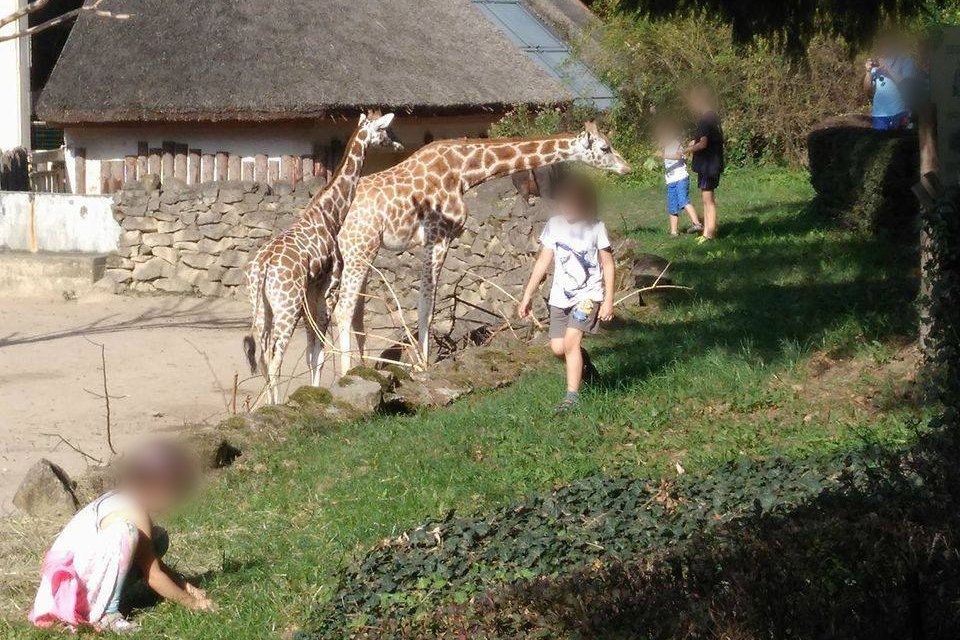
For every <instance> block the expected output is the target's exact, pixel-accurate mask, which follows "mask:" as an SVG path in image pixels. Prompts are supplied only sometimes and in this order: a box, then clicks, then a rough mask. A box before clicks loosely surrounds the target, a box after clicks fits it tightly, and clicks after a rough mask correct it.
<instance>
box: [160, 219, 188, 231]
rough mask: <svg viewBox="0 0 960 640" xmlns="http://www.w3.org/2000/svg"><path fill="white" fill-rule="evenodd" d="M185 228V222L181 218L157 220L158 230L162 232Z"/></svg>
mask: <svg viewBox="0 0 960 640" xmlns="http://www.w3.org/2000/svg"><path fill="white" fill-rule="evenodd" d="M181 229H183V222H181V221H180V220H173V221H170V222H168V221H166V220H160V221H159V222H157V231H159V232H160V233H175V232H177V231H180V230H181Z"/></svg>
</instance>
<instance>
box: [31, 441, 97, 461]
mask: <svg viewBox="0 0 960 640" xmlns="http://www.w3.org/2000/svg"><path fill="white" fill-rule="evenodd" d="M40 435H42V436H44V437H45V438H57V439H58V440H60V442H61V443H63V444H65V445H67V446H68V447H70V448H71V449H73V450H74V451H76V452H77V453H79V454H80V455H81V456H83V457H84V458H86V459H87V460H90V461H91V462H96V463H97V464H103V460H101V459H100V458H95V457H93V456H92V455H90V454H89V453H87V452H86V451H84V450H83V449H81V448H80V447H78V446H76V445H74V444H73V443H72V442H70V441H69V440H67V439H66V438H64V437H63V436H62V435H60V434H59V433H41V434H40Z"/></svg>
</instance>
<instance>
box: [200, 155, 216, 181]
mask: <svg viewBox="0 0 960 640" xmlns="http://www.w3.org/2000/svg"><path fill="white" fill-rule="evenodd" d="M215 162H216V159H215V158H214V156H213V154H212V153H205V154H203V155H202V156H201V157H200V182H213V165H214V163H215Z"/></svg>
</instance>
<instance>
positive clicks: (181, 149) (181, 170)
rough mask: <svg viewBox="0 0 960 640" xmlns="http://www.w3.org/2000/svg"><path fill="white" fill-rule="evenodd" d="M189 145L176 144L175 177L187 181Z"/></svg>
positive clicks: (174, 158) (174, 157)
mask: <svg viewBox="0 0 960 640" xmlns="http://www.w3.org/2000/svg"><path fill="white" fill-rule="evenodd" d="M187 151H188V149H187V145H185V144H180V143H177V144H176V145H175V146H174V156H173V177H174V178H177V179H179V180H183V181H186V179H187Z"/></svg>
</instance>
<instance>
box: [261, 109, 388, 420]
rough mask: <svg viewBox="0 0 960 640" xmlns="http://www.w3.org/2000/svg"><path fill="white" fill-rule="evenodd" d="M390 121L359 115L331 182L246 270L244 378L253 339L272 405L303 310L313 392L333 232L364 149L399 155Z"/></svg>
mask: <svg viewBox="0 0 960 640" xmlns="http://www.w3.org/2000/svg"><path fill="white" fill-rule="evenodd" d="M392 121H393V114H392V113H389V114H387V115H385V116H379V114H372V115H371V116H370V117H368V116H367V115H361V116H360V123H359V124H358V126H357V129H356V131H354V133H353V136H352V137H351V138H350V142H349V143H348V144H347V148H346V149H345V150H344V156H343V160H342V161H341V162H340V165H339V166H338V167H337V170H336V172H335V173H334V175H333V177H332V178H331V179H330V182H329V183H328V184H327V185H326V186H325V187H324V188H323V189H322V190H321V191H320V192H319V193H317V194H316V195H315V196H314V197H313V199H312V200H311V201H310V203H309V204H308V205H307V207H306V209H304V211H303V214H302V215H301V217H300V219H299V220H297V221H296V222H295V223H294V224H293V225H292V226H291V227H290V228H289V229H287V230H285V231H284V232H283V233H281V234H280V235H278V236H276V237H275V238H273V239H272V240H270V241H269V242H267V243H266V244H265V245H263V246H262V247H261V248H260V250H259V251H257V253H256V255H255V256H254V258H253V259H252V260H251V261H250V262H249V263H248V264H247V266H246V269H245V270H246V275H247V289H248V294H249V296H250V306H251V307H252V309H253V323H252V328H251V334H250V335H248V336H247V337H245V338H244V340H243V346H244V351H246V354H247V360H248V361H249V364H250V370H251V371H253V372H256V370H257V358H256V349H257V344H256V341H255V340H254V336H259V342H260V368H261V371H262V373H263V375H264V376H265V377H266V379H267V386H268V389H269V400H270V402H271V403H274V404H275V403H278V402H279V401H280V397H279V390H278V386H277V381H278V380H277V379H278V377H279V374H280V365H281V363H282V361H283V352H284V351H285V350H286V348H287V344H288V343H289V342H290V338H291V337H292V336H293V331H294V329H296V326H297V322H298V321H299V320H300V317H301V315H303V313H304V310H306V311H307V312H308V313H309V314H310V318H308V322H307V327H306V330H307V364H308V366H309V367H310V374H311V382H312V384H313V385H315V386H316V385H319V383H320V369H321V366H322V365H323V350H322V349H321V348H320V341H321V340H323V337H324V336H323V334H324V333H325V332H326V328H327V325H328V324H329V313H328V308H327V307H328V305H330V304H332V302H333V296H334V295H335V294H336V291H337V285H338V283H339V278H340V269H341V267H342V265H343V262H342V260H341V257H340V252H339V250H338V247H337V232H338V231H339V230H340V226H341V224H343V219H344V217H345V216H346V214H347V211H348V210H349V208H350V204H351V203H352V202H353V198H354V196H355V195H356V191H357V183H358V182H359V180H360V172H361V170H362V169H363V162H364V160H365V158H366V154H367V149H368V148H369V147H371V146H373V145H378V146H390V147H392V148H394V149H402V148H403V147H402V146H400V144H399V143H398V142H396V141H395V140H394V138H393V136H392V134H391V132H390V130H389V128H388V127H389V126H390V123H391V122H392ZM315 328H316V329H319V331H320V335H317V334H316V333H315V330H314V329H315Z"/></svg>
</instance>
